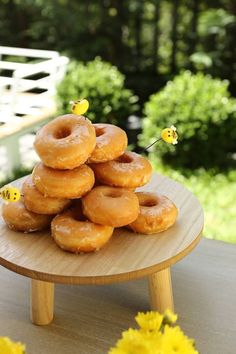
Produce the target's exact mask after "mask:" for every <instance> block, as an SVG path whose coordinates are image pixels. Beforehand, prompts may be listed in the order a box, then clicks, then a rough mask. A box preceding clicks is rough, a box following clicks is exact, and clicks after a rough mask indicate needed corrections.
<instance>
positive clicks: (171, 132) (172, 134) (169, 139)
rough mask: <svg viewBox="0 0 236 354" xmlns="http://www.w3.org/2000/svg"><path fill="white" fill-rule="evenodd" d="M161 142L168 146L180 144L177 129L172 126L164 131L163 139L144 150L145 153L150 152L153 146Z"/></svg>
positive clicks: (162, 133)
mask: <svg viewBox="0 0 236 354" xmlns="http://www.w3.org/2000/svg"><path fill="white" fill-rule="evenodd" d="M160 140H163V141H165V142H166V143H167V144H173V145H176V144H178V134H177V129H176V127H175V126H174V125H172V126H171V127H170V128H165V129H163V130H162V132H161V137H160V138H158V139H157V140H155V141H154V142H153V143H152V144H150V145H148V146H147V147H146V148H145V149H144V151H146V150H148V149H149V148H150V147H151V146H153V145H154V144H156V143H157V142H158V141H160Z"/></svg>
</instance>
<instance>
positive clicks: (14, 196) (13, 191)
mask: <svg viewBox="0 0 236 354" xmlns="http://www.w3.org/2000/svg"><path fill="white" fill-rule="evenodd" d="M0 196H1V197H2V199H3V200H5V201H6V202H17V201H18V200H19V199H20V197H21V194H20V191H19V189H18V188H15V187H12V186H10V185H7V186H4V187H2V188H1V189H0Z"/></svg>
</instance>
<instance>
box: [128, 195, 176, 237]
mask: <svg viewBox="0 0 236 354" xmlns="http://www.w3.org/2000/svg"><path fill="white" fill-rule="evenodd" d="M136 195H137V197H138V200H139V205H140V212H139V216H138V218H137V219H136V220H135V221H134V222H132V223H131V224H130V225H129V227H130V228H131V229H132V230H133V231H135V232H138V233H141V234H155V233H158V232H162V231H165V230H167V229H168V228H169V227H171V226H172V225H173V224H174V223H175V221H176V218H177V215H178V209H177V208H176V206H175V204H174V203H173V202H172V201H171V200H170V199H169V198H167V197H165V196H164V195H160V194H156V193H149V192H137V193H136Z"/></svg>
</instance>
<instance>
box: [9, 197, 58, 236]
mask: <svg viewBox="0 0 236 354" xmlns="http://www.w3.org/2000/svg"><path fill="white" fill-rule="evenodd" d="M2 217H3V219H4V220H5V222H6V224H7V226H8V227H9V228H10V229H12V230H15V231H23V232H25V233H28V232H34V231H39V230H43V229H45V228H46V227H48V226H49V225H50V222H51V220H52V216H51V215H42V214H36V213H33V212H31V211H29V210H27V209H26V207H25V206H24V200H23V198H21V199H20V200H19V201H18V202H15V203H9V204H4V205H3V207H2Z"/></svg>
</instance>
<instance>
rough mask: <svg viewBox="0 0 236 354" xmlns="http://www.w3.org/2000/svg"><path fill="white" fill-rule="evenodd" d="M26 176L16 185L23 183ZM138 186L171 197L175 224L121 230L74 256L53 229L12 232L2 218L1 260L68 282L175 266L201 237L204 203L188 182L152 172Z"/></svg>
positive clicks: (25, 272) (36, 275)
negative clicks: (159, 229) (152, 231)
mask: <svg viewBox="0 0 236 354" xmlns="http://www.w3.org/2000/svg"><path fill="white" fill-rule="evenodd" d="M23 180H24V178H23V179H20V180H18V181H15V182H14V183H13V184H15V185H18V186H19V185H21V184H22V181H23ZM140 190H145V191H153V192H158V193H161V194H164V195H166V196H167V197H169V198H170V199H171V200H173V202H174V203H175V204H176V206H177V207H178V209H179V216H178V219H177V222H176V224H175V225H174V226H173V227H172V228H170V229H169V230H167V231H165V232H163V233H160V234H156V235H151V236H150V235H141V234H135V233H133V232H131V231H129V230H128V229H125V228H121V229H117V230H115V232H114V235H113V236H112V239H111V240H110V241H109V242H108V244H107V245H106V246H105V247H104V248H102V249H101V250H100V251H98V252H95V253H89V254H79V255H76V254H71V253H68V252H64V251H62V250H61V249H60V248H58V247H57V245H56V244H55V243H54V241H53V239H52V238H51V236H50V232H49V231H44V232H37V233H32V234H24V233H20V232H14V231H11V230H9V229H8V227H7V226H6V225H5V223H4V221H3V219H2V218H0V264H1V265H3V266H4V267H6V268H8V269H10V270H12V271H14V272H16V273H19V274H22V275H24V276H27V277H30V278H33V279H37V280H42V281H47V282H53V283H67V284H105V283H113V282H117V281H124V280H130V279H135V278H139V277H142V276H147V275H150V274H152V273H154V272H158V271H160V270H162V269H165V268H167V267H169V266H171V265H172V264H174V263H176V262H177V261H178V260H180V259H181V258H183V257H184V256H185V255H187V254H188V253H189V252H190V251H191V250H192V249H193V248H194V247H195V246H196V245H197V243H198V241H199V240H200V235H201V232H202V228H203V211H202V208H201V206H200V204H199V202H198V200H197V198H196V197H195V196H194V195H193V194H192V193H191V192H189V191H188V190H187V189H186V188H185V187H183V186H182V185H180V184H179V183H176V182H174V181H173V180H171V179H169V178H167V177H164V176H161V175H158V174H153V177H152V180H151V181H150V182H149V183H148V184H147V185H146V186H144V187H142V188H140Z"/></svg>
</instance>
